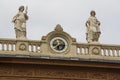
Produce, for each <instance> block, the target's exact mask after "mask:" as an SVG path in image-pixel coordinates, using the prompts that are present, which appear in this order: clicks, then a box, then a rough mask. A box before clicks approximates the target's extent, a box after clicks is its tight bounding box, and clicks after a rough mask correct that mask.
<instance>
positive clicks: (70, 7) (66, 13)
mask: <svg viewBox="0 0 120 80" xmlns="http://www.w3.org/2000/svg"><path fill="white" fill-rule="evenodd" d="M21 5H24V6H28V15H29V20H28V21H27V37H28V39H32V40H40V39H41V37H42V36H45V35H47V33H49V32H51V31H53V30H54V28H55V26H56V25H57V24H61V26H62V27H63V29H64V31H65V32H67V33H69V34H70V35H71V36H72V37H74V38H76V40H77V42H85V43H86V42H87V41H86V35H85V33H86V26H85V22H86V20H87V19H88V17H89V13H90V11H91V10H95V11H96V17H97V18H98V20H99V21H100V22H101V26H100V28H101V32H102V34H101V36H100V43H104V44H120V9H119V8H120V0H0V10H1V11H0V38H15V32H14V24H13V23H12V18H13V16H14V15H15V14H16V13H17V12H18V8H19V6H21Z"/></svg>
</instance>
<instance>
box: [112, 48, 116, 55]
mask: <svg viewBox="0 0 120 80" xmlns="http://www.w3.org/2000/svg"><path fill="white" fill-rule="evenodd" d="M112 56H113V57H115V50H114V49H112Z"/></svg>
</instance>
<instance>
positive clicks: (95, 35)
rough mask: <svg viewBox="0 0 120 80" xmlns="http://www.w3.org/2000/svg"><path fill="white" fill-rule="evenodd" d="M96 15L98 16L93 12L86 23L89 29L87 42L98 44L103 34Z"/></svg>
mask: <svg viewBox="0 0 120 80" xmlns="http://www.w3.org/2000/svg"><path fill="white" fill-rule="evenodd" d="M95 15H96V13H95V11H91V12H90V17H89V18H88V20H87V22H86V28H87V33H86V40H87V42H88V43H92V42H98V40H99V37H100V34H101V32H100V27H99V26H100V22H99V21H98V19H97V18H96V17H95Z"/></svg>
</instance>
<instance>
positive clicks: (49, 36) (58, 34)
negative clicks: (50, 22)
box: [42, 24, 76, 43]
mask: <svg viewBox="0 0 120 80" xmlns="http://www.w3.org/2000/svg"><path fill="white" fill-rule="evenodd" d="M53 37H63V38H65V39H67V40H68V41H69V42H70V43H74V42H76V39H75V38H73V37H71V36H70V35H69V34H68V33H66V32H64V30H63V28H62V27H61V25H60V24H57V25H56V27H55V29H54V31H52V32H50V33H48V34H47V35H46V36H42V40H43V41H46V42H49V40H50V39H52V38H53Z"/></svg>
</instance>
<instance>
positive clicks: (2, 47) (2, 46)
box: [2, 43, 5, 51]
mask: <svg viewBox="0 0 120 80" xmlns="http://www.w3.org/2000/svg"><path fill="white" fill-rule="evenodd" d="M4 50H5V49H4V43H2V51H4Z"/></svg>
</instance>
